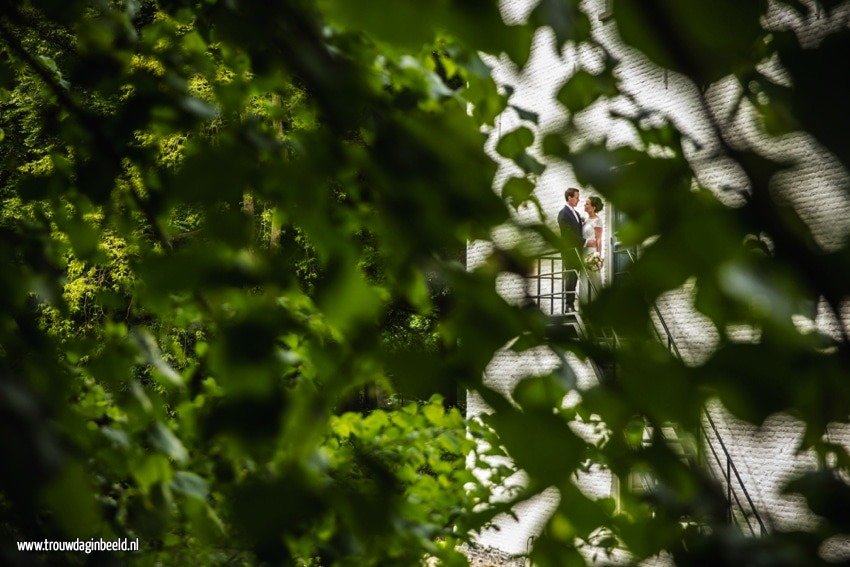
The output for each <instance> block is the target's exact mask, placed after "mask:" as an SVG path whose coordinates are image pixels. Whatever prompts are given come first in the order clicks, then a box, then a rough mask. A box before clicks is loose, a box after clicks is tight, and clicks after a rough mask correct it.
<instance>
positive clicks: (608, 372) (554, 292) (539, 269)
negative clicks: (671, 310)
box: [527, 247, 768, 536]
mask: <svg viewBox="0 0 850 567" xmlns="http://www.w3.org/2000/svg"><path fill="white" fill-rule="evenodd" d="M614 256H615V262H614V265H615V270H614V271H613V277H614V280H615V281H616V280H617V278H620V277H625V276H627V275H628V269H627V266H628V265H631V264H632V263H634V262H635V261H636V256H635V253H634V252H633V251H632V250H629V249H627V248H616V247H615V251H614ZM582 270H583V268H578V270H572V271H573V272H574V273H579V272H580V271H582ZM568 271H570V270H565V269H564V264H563V261H562V258H561V256H560V254H559V253H557V252H548V253H546V254H543V255H541V256H540V257H539V258H538V259H537V261H536V270H535V272H534V273H533V274H532V275H531V276H530V277H529V278H528V283H529V285H528V288H527V292H528V295H529V297H530V298H531V299H532V300H533V301H535V302H536V303H537V305H538V307H539V308H540V309H541V310H542V311H543V312H544V313H545V314H546V315H549V316H550V317H551V323H552V324H553V325H560V326H567V327H568V328H569V329H570V331H571V332H572V333H575V336H581V337H589V338H591V340H593V341H595V342H599V343H602V344H605V345H607V346H609V347H611V348H617V346H618V345H619V339H618V337H617V335H616V333H614V332H613V331H612V330H606V329H595V328H594V329H593V330H592V331H591V330H590V329H589V328H588V326H587V325H585V322H584V320H583V319H582V316H581V310H580V308H579V309H578V310H576V311H570V310H568V309H567V305H569V303H571V302H568V298H567V295H568V294H570V293H581V291H580V286H581V285H583V284H584V285H587V284H589V283H590V280H589V279H588V278H587V277H586V274H584V275H585V277H583V278H579V284H578V287H577V288H576V291H574V292H567V291H566V289H565V278H564V276H565V273H566V272H568ZM580 275H581V274H580ZM590 285H591V289H590V290H589V291H590V293H589V297H590V298H591V299H592V298H594V297H595V296H596V293H597V291H598V290H595V289H593V286H592V284H590ZM575 304H576V305H578V301H576V302H575ZM653 310H654V314H655V316H656V319H657V322H658V325H654V326H653V329H654V331H655V334H656V338H657V339H658V340H659V341H660V342H661V343H662V344H664V345H665V346H666V347H667V349H668V350H669V351H670V353H671V354H672V355H673V356H675V357H676V358H679V359H681V353H680V352H679V347H678V346H677V344H676V341H675V339H674V337H673V335H672V333H671V332H670V328H669V327H668V325H667V322H666V321H665V319H664V316H663V314H662V313H661V310H660V309H659V308H658V306H657V305H653ZM591 365H592V366H593V368H594V371H595V373H596V375H597V378H598V379H599V381H600V383H605V382H609V381H612V380H615V369H614V368H613V367H612V368H602V367H600V366H599V364H597V363H596V362H595V361H592V360H591ZM661 429H662V431H661V434H662V437H663V438H664V439H665V440H666V441H667V443H668V445H670V447H671V449H672V450H673V451H674V452H677V453H678V454H680V455H681V456H682V458H683V459H685V460H688V461H690V462H694V461H696V462H698V463H700V464H701V465H702V466H703V467H704V468H706V469H708V470H709V471H710V472H711V473H712V475H713V476H714V477H715V479H716V480H717V481H718V482H719V483H720V485H721V486H722V488H723V490H724V492H725V499H726V514H727V516H726V519H727V521H728V522H729V524H731V525H734V526H736V527H737V528H738V529H739V530H740V531H741V533H743V534H744V535H748V536H763V535H766V534H767V533H768V528H767V526H766V525H765V522H764V520H763V517H762V514H760V513H759V511H758V509H757V507H756V505H755V503H754V502H753V499H752V497H751V496H750V494H749V492H748V491H747V488H746V486H745V485H744V481H743V479H742V477H741V474H740V473H739V472H738V468H737V467H736V466H735V462H734V460H733V459H732V455H731V454H730V452H729V449H728V447H727V445H726V442H725V441H724V440H723V437H722V436H721V435H720V432H719V430H718V428H717V424H716V423H715V421H714V419H713V418H712V417H711V414H710V413H709V412H708V411H707V410H706V409H703V423H702V424H701V426H700V431H699V435H700V439H699V440H698V442H697V447H696V448H693V447H688V446H686V444H685V443H683V442H682V441H681V439H680V436H679V434H678V433H677V431H676V428H675V427H674V426H673V425H672V424H665V425H663V426H662V427H661ZM647 436H648V437H647ZM651 437H652V432H651V430H649V429H647V431H646V433H645V442H649V439H650V438H651ZM691 445H692V444H691ZM642 482H643V484H647V481H646V479H643V481H642ZM647 486H648V485H647Z"/></svg>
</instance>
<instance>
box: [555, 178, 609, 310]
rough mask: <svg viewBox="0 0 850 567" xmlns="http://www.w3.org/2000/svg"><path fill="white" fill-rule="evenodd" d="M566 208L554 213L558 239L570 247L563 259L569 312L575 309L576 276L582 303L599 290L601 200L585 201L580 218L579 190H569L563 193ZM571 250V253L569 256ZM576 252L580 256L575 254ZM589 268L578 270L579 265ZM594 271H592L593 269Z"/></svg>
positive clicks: (592, 197)
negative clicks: (580, 276) (579, 275)
mask: <svg viewBox="0 0 850 567" xmlns="http://www.w3.org/2000/svg"><path fill="white" fill-rule="evenodd" d="M564 197H565V198H566V200H567V204H566V205H565V206H564V208H563V209H561V211H560V212H559V213H558V226H559V227H560V229H561V237H562V238H563V239H564V240H565V241H567V242H568V243H570V244H572V246H571V249H570V251H569V254H567V255H566V256H565V257H564V259H563V260H564V273H565V275H564V294H565V296H566V307H567V309H568V310H569V311H572V310H574V309H575V296H576V284H577V283H578V274H579V273H582V274H587V277H586V278H585V277H582V285H581V290H580V291H581V297H580V300H581V302H582V303H585V302H587V301H589V300H590V299H591V298H592V297H593V295H595V294H596V293H598V292H599V289H600V288H601V287H602V271H601V267H602V261H601V259H602V257H603V256H602V242H603V238H602V232H603V228H602V217H601V216H599V213H600V212H601V211H602V208H603V206H604V205H603V203H602V199H600V198H599V197H597V196H595V195H594V196H591V197H588V198H587V199H586V200H585V202H584V212H585V214H584V216H582V215H581V214H580V213H579V211H578V203H579V198H580V195H579V190H578V189H576V188H575V187H570V188H569V189H567V191H566V192H565V193H564ZM573 247H574V250H575V252H573ZM579 252H580V254H579ZM582 262H584V263H586V264H591V265H590V266H587V265H586V266H585V268H586V269H584V270H582V269H581V263H582ZM594 268H596V269H594Z"/></svg>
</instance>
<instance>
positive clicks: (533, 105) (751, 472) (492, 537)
mask: <svg viewBox="0 0 850 567" xmlns="http://www.w3.org/2000/svg"><path fill="white" fill-rule="evenodd" d="M534 4H535V2H534V1H533V0H503V1H502V2H501V7H502V10H503V14H504V17H505V20H506V21H508V22H515V21H521V20H523V19H524V18H525V17H527V15H528V13H529V12H530V10H531V9H532V7H533V5H534ZM604 4H605V2H604V0H586V1H585V2H584V7H585V8H586V9H587V11H588V13H589V14H591V21H592V23H593V33H594V35H595V37H596V38H597V39H598V40H599V41H600V42H602V43H603V44H604V45H605V46H606V47H607V48H608V49H609V50H610V51H611V53H612V54H613V55H614V56H615V57H617V58H618V59H619V60H620V70H619V79H620V81H621V84H622V87H623V89H624V90H625V91H627V92H629V93H630V94H631V95H633V96H634V97H635V99H636V100H637V101H638V102H639V103H640V105H641V106H642V107H644V108H651V109H654V110H657V111H659V112H660V113H662V114H664V115H666V116H669V117H670V119H671V120H672V121H673V122H674V123H675V124H676V125H677V126H678V127H679V128H680V129H681V130H682V131H683V132H684V133H686V134H687V136H689V137H690V138H691V139H693V140H695V141H696V143H691V144H686V152H687V157H688V159H689V161H690V162H691V163H692V165H693V167H694V171H695V172H696V175H697V180H698V182H699V183H700V184H701V185H703V186H705V187H708V188H710V189H712V190H714V191H715V193H716V194H717V195H718V197H719V198H720V199H721V200H722V201H723V202H724V203H725V204H727V205H730V206H734V205H736V204H737V203H738V201H737V200H738V199H740V197H737V196H736V195H735V194H734V192H729V191H724V190H723V188H724V187H733V188H744V187H745V181H744V176H743V174H742V172H741V171H739V170H738V168H737V165H736V164H735V163H733V162H731V161H730V160H728V159H723V158H722V157H720V156H718V155H717V153H718V147H719V145H718V143H717V140H716V139H715V138H714V135H713V133H712V128H711V126H710V123H709V120H708V117H707V115H706V113H705V111H704V110H703V108H702V106H701V104H700V103H699V102H698V100H697V95H698V93H697V91H696V87H695V86H694V85H693V84H692V83H690V82H689V81H688V80H687V79H685V78H684V77H681V76H678V75H676V74H674V73H669V74H667V75H666V76H665V73H664V72H663V71H661V70H660V69H658V68H656V67H654V66H653V65H652V64H651V63H649V62H648V61H647V60H646V59H645V58H644V57H643V56H642V55H640V54H637V53H635V52H633V51H631V50H630V49H628V48H627V47H625V46H624V45H623V44H622V42H620V41H619V38H618V37H617V33H616V29H615V26H614V24H613V23H603V22H600V21H599V20H598V17H597V16H598V14H599V13H601V12H602V11H603V9H604ZM840 10H841V11H842V12H841V13H840V14H837V18H834V19H833V20H827V19H826V18H824V17H820V16H819V15H818V14H817V13H815V12H813V13H812V14H811V15H810V17H808V18H806V19H803V18H801V17H800V16H798V15H796V14H792V13H789V12H787V11H783V10H782V9H780V8H779V7H777V5H773V6H772V7H771V10H770V12H769V14H768V16H767V18H766V25H768V26H769V27H772V28H774V29H780V28H791V29H793V30H794V31H795V32H796V33H797V34H798V35H799V37H800V38H801V39H802V41H803V42H804V44H806V43H812V44H813V43H815V42H817V41H818V40H819V39H820V38H822V37H823V36H824V35H825V34H827V33H828V32H830V31H831V30H833V29H835V26H836V25H837V24H836V21H840V20H841V19H842V18H843V16H844V14H845V13H846V12H847V11H850V5H848V4H845V5H844V6H843V7H842V8H840ZM489 63H490V64H491V65H493V67H494V71H493V72H494V76H495V79H496V81H497V83H499V84H504V85H511V86H512V87H513V88H514V89H515V94H514V95H513V97H512V99H511V102H512V103H513V104H516V105H518V106H521V107H523V108H525V109H527V110H531V111H533V112H536V113H538V114H539V116H540V127H539V131H540V133H541V134H542V133H546V132H552V131H558V129H559V128H560V127H562V126H563V125H564V121H565V116H564V113H563V111H562V110H561V108H560V106H559V105H558V104H557V103H556V102H555V93H557V91H558V89H559V88H560V86H561V85H563V83H564V82H565V81H566V80H567V79H568V78H569V76H570V75H571V74H572V73H573V72H575V71H576V70H577V69H579V68H586V69H588V70H590V71H596V70H598V69H599V65H600V61H599V57H598V54H596V53H594V52H593V50H590V49H585V48H582V49H576V48H575V46H573V45H571V44H567V45H566V46H564V48H563V49H561V50H558V49H557V48H556V47H555V42H554V36H553V34H552V32H551V30H549V29H540V30H538V31H537V33H536V35H535V37H534V41H533V48H532V54H531V58H530V60H529V63H528V65H527V66H526V67H525V68H524V69H521V70H520V69H517V68H516V67H515V66H514V65H513V64H512V63H511V62H510V61H508V60H507V59H505V58H503V59H498V60H497V59H493V60H490V61H489ZM762 69H763V70H764V72H766V73H769V74H770V75H771V76H773V77H777V78H779V79H782V77H783V73H782V70H781V69H779V68H778V66H777V65H776V64H775V62H766V63H764V64H763V65H762ZM739 89H740V87H739V86H738V85H737V84H736V83H735V81H733V80H723V81H720V82H718V83H716V84H714V85H712V86H711V87H710V88H709V90H708V91H707V93H706V98H707V100H708V102H709V105H710V107H711V110H712V112H713V113H714V114H715V116H717V117H718V119H719V120H720V121H721V122H722V123H723V125H724V126H725V127H726V129H727V130H728V131H731V132H732V133H733V142H735V143H739V144H742V145H747V146H749V147H754V148H757V149H758V150H759V151H761V152H764V153H765V154H766V155H768V156H770V157H776V158H788V159H790V160H791V161H793V162H794V163H796V164H797V165H795V166H794V167H792V168H791V169H789V170H788V171H786V172H784V173H782V174H781V175H780V176H778V178H777V180H776V183H775V191H776V192H777V194H779V195H782V196H783V197H784V198H785V199H787V200H788V201H789V202H790V203H792V204H793V205H794V206H795V207H796V209H797V210H798V211H799V213H800V214H801V216H802V218H803V220H804V221H806V222H807V223H808V224H809V226H810V227H811V228H812V230H813V232H814V234H815V236H816V238H817V239H818V241H819V243H820V244H822V245H823V246H825V247H826V248H827V249H830V248H834V247H837V246H838V245H839V244H840V243H841V242H842V241H843V240H844V239H845V238H846V237H847V235H848V233H849V232H850V198H848V193H850V191H848V187H850V179H848V177H847V174H846V172H844V171H843V170H842V168H841V167H840V165H839V164H838V162H837V161H836V160H835V159H834V158H832V157H831V156H829V155H827V154H826V153H825V152H824V151H823V149H822V148H821V147H820V146H819V144H818V143H817V142H816V141H815V140H813V139H812V138H811V137H809V136H806V135H803V134H792V135H787V136H784V137H781V138H778V139H776V138H769V137H767V136H764V135H762V134H760V133H759V132H758V131H757V129H756V128H755V116H754V113H753V112H752V111H751V110H749V109H748V107H747V106H746V105H744V106H743V107H742V110H741V111H740V112H738V113H732V112H731V109H733V108H734V105H735V101H736V100H737V98H738V95H739ZM612 110H615V111H619V112H624V113H629V112H632V111H634V110H635V109H634V108H633V107H632V104H631V103H630V102H628V101H627V100H625V99H615V100H612V101H599V102H597V103H596V104H594V105H593V106H591V107H590V108H588V109H587V110H585V111H584V112H582V113H581V114H580V115H579V116H578V117H577V126H578V128H579V131H580V133H581V135H582V136H583V137H584V138H585V139H587V140H593V141H600V140H603V139H605V140H607V144H608V146H609V147H617V146H622V145H628V144H631V143H633V142H634V139H635V136H634V132H633V131H632V129H631V126H629V125H628V124H627V123H626V122H625V121H621V120H615V119H612V118H611V116H610V111H612ZM519 124H520V120H519V118H518V117H517V115H516V114H515V113H514V112H513V111H510V110H509V111H507V112H505V113H504V114H503V115H502V116H501V117H500V119H499V120H498V122H497V124H496V128H495V129H496V132H495V133H496V134H497V135H494V136H491V137H490V147H489V151H490V152H491V155H493V156H494V158H497V159H498V156H497V155H496V154H495V152H494V151H493V146H494V145H495V142H496V140H497V139H498V137H499V135H501V134H504V133H506V132H509V131H511V130H513V129H515V128H517V127H518V126H519ZM540 138H542V136H539V137H538V140H539V139H540ZM538 157H539V156H538ZM499 163H500V167H499V170H498V173H497V175H496V179H495V183H494V185H495V189H496V190H499V189H500V188H501V185H502V184H503V183H504V182H505V180H506V179H507V178H509V177H510V176H511V175H517V174H520V172H519V170H518V168H517V167H516V166H515V165H514V164H513V163H511V162H506V161H504V160H500V162H499ZM547 166H548V167H547V169H546V171H545V172H544V173H543V174H542V175H541V176H540V178H539V182H538V185H537V189H536V191H535V195H536V196H537V198H538V199H539V200H540V202H541V204H542V205H543V208H544V210H545V211H546V213H547V222H548V223H550V225H551V226H552V227H553V228H554V229H556V230H557V223H556V216H557V212H558V211H559V210H560V208H561V207H562V206H563V203H564V198H563V193H564V190H565V189H566V188H567V187H569V186H579V185H578V183H577V181H576V180H575V177H574V175H573V173H572V171H571V170H570V169H569V167H568V166H566V165H564V164H562V163H548V164H547ZM582 193H583V195H582V197H586V196H588V195H590V194H592V188H582ZM535 215H536V212H535V210H534V209H533V208H532V207H528V208H527V209H523V210H520V211H519V212H518V213H517V217H518V218H519V219H520V220H533V219H535V218H536V217H535ZM494 237H495V240H496V242H503V243H504V242H509V241H510V240H511V238H512V237H513V235H512V233H511V232H510V231H509V230H504V231H497V232H496V234H495V235H494ZM606 248H608V251H610V248H611V246H610V245H609V246H607V247H606ZM488 250H489V248H488V245H487V244H485V243H480V242H473V243H471V244H470V245H469V248H468V256H467V257H468V266H469V268H470V269H471V268H474V267H475V266H476V265H478V263H480V262H481V261H482V259H483V258H484V257H485V256H486V254H487V252H488ZM608 264H609V265H610V261H609V262H608ZM498 285H499V291H500V293H502V294H503V295H504V296H505V297H506V298H508V299H512V300H517V299H519V298H521V297H522V294H523V282H522V281H521V280H520V279H519V278H515V277H505V278H502V279H500V280H499V282H498ZM692 288H693V286H692V284H687V285H685V286H683V288H682V289H680V290H676V291H673V292H670V293H667V294H666V295H664V296H663V297H662V298H661V299H660V301H659V305H660V307H661V309H662V312H663V314H664V317H665V320H666V321H667V323H668V325H669V326H670V328H671V331H672V333H673V334H674V336H675V338H676V340H677V343H678V344H679V347H680V349H681V351H682V355H683V358H684V359H685V360H686V362H688V363H691V364H698V363H699V362H701V361H702V360H704V359H705V358H706V357H707V356H708V355H709V354H710V353H711V351H712V349H713V348H715V346H716V344H717V341H718V336H719V335H718V332H717V329H715V328H714V327H713V326H712V324H711V323H710V322H709V321H708V320H707V319H706V318H705V317H704V316H702V315H701V314H699V313H698V312H697V311H696V310H695V309H694V308H693V304H692V291H693V289H692ZM845 316H850V306H848V309H847V310H846V312H845ZM799 323H800V324H801V325H809V326H812V325H817V326H818V327H820V328H822V329H824V330H827V331H828V332H833V333H834V332H836V322H835V321H834V320H833V319H832V318H831V317H830V315H829V314H828V312H827V310H826V309H825V308H824V307H823V306H820V308H819V313H818V316H817V317H816V319H815V320H814V321H807V320H802V319H801V320H800V321H799ZM733 331H734V333H735V336H736V338H740V340H752V338H754V332H753V331H752V330H751V329H746V328H739V329H734V330H733ZM557 363H558V361H557V358H556V357H555V356H554V355H553V354H552V353H549V352H546V350H545V349H537V350H535V351H532V352H529V353H524V354H521V355H520V354H516V353H512V352H509V351H503V352H499V353H498V354H497V355H496V356H495V357H494V359H493V361H492V362H491V364H490V366H489V367H488V369H487V373H486V377H485V379H486V381H487V382H488V383H489V384H490V385H492V386H494V387H495V388H496V389H498V390H499V391H503V392H506V393H508V392H510V391H511V390H512V388H513V387H514V386H515V385H516V383H517V381H518V380H520V379H521V378H522V377H523V376H528V375H534V374H541V373H544V372H546V371H548V370H551V369H552V368H553V367H554V366H555V365H556V364H557ZM572 364H573V365H574V369H575V370H576V373H577V375H578V376H579V385H580V387H581V386H587V385H588V384H591V383H592V381H593V380H594V378H593V374H592V372H591V371H590V370H589V369H588V368H586V367H585V366H583V365H582V364H580V363H579V362H578V361H576V360H572ZM468 411H469V414H470V415H477V414H479V413H481V412H484V411H486V407H485V406H484V404H483V403H482V402H481V400H480V399H478V398H477V397H475V396H470V399H469V401H468ZM709 411H710V412H711V415H712V416H713V418H714V420H715V421H716V423H717V425H718V428H719V429H720V432H721V434H722V436H723V437H724V440H726V442H727V444H728V445H729V448H730V452H731V453H732V455H733V459H734V461H735V463H736V465H737V467H738V469H739V471H740V472H741V474H742V476H743V477H744V481H745V484H746V485H747V488H748V489H749V490H750V493H751V495H752V496H753V498H754V499H755V501H756V504H757V506H758V507H759V509H760V510H762V511H764V512H765V513H766V514H767V515H768V516H769V517H770V518H771V520H772V522H773V524H774V525H775V526H776V527H778V528H787V527H790V526H792V525H798V526H799V525H801V524H803V525H805V524H811V523H812V522H814V521H815V520H814V518H812V517H811V516H810V515H808V513H807V512H806V510H805V506H804V504H803V502H802V501H801V500H800V499H796V498H791V497H788V496H784V495H782V494H781V493H780V491H781V488H782V486H783V484H784V482H786V481H787V480H788V479H789V478H791V477H793V476H796V475H798V474H800V473H801V472H802V471H804V470H807V469H810V468H811V467H813V466H814V465H815V463H814V459H813V457H812V456H811V455H809V454H797V453H796V447H797V444H798V442H799V440H800V438H801V436H802V432H803V427H802V425H801V424H800V423H799V422H797V421H796V420H795V419H794V418H792V417H790V416H788V415H775V416H772V417H771V418H769V419H768V420H767V421H766V422H765V423H764V424H763V425H762V426H761V427H754V426H752V425H749V424H746V423H742V422H741V421H739V420H737V419H735V418H734V417H733V416H731V415H730V414H729V413H728V412H726V411H725V410H724V409H723V408H722V407H721V406H720V404H719V403H714V404H711V405H710V407H709ZM830 438H831V439H832V440H833V441H836V442H840V443H843V444H845V445H847V444H848V443H850V430H848V428H841V427H838V426H835V427H833V428H832V429H831V430H830ZM581 488H582V490H584V491H585V492H586V493H588V494H594V495H599V496H605V495H607V494H608V493H609V491H610V488H611V478H610V475H608V474H607V473H605V472H604V471H597V472H595V473H592V474H589V475H587V476H586V477H585V478H583V479H582V480H581ZM557 502H558V494H557V491H555V490H551V491H548V492H546V493H544V494H542V495H540V496H539V497H538V498H536V499H534V500H533V501H530V502H527V503H525V504H523V505H522V506H520V507H518V508H517V510H516V512H517V516H518V521H516V520H513V519H511V518H508V517H504V518H501V519H500V520H499V522H497V527H498V529H494V530H490V531H488V532H485V533H484V534H483V535H482V536H481V538H480V540H479V541H480V543H481V544H482V545H484V546H490V547H494V548H498V549H501V550H503V551H505V552H508V553H523V552H524V551H526V549H527V547H528V543H529V538H532V537H534V536H535V535H536V534H537V533H538V532H539V529H540V527H541V526H542V525H543V524H544V523H545V521H546V519H547V518H548V516H549V515H550V514H551V512H552V510H553V509H554V508H555V507H556V506H557ZM845 547H846V546H845ZM841 548H842V545H840V542H839V543H837V544H836V546H833V548H831V549H830V550H827V551H828V552H830V553H838V552H840V550H841Z"/></svg>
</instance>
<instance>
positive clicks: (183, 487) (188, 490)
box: [171, 471, 209, 500]
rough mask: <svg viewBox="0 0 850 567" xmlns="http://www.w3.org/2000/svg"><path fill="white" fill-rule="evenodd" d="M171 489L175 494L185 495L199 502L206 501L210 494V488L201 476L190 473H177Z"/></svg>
mask: <svg viewBox="0 0 850 567" xmlns="http://www.w3.org/2000/svg"><path fill="white" fill-rule="evenodd" d="M171 489H172V490H173V491H174V492H178V493H180V494H184V495H186V496H189V497H191V498H196V499H198V500H206V498H207V495H208V494H209V486H208V485H207V481H205V480H204V479H203V478H201V477H200V476H198V475H196V474H195V473H193V472H189V471H177V472H176V473H174V478H173V479H172V480H171Z"/></svg>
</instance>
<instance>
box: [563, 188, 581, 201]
mask: <svg viewBox="0 0 850 567" xmlns="http://www.w3.org/2000/svg"><path fill="white" fill-rule="evenodd" d="M576 193H578V189H576V188H575V187H570V188H569V189H567V190H566V191H565V192H564V199H569V198H570V197H572V196H573V195H575V194H576Z"/></svg>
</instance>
